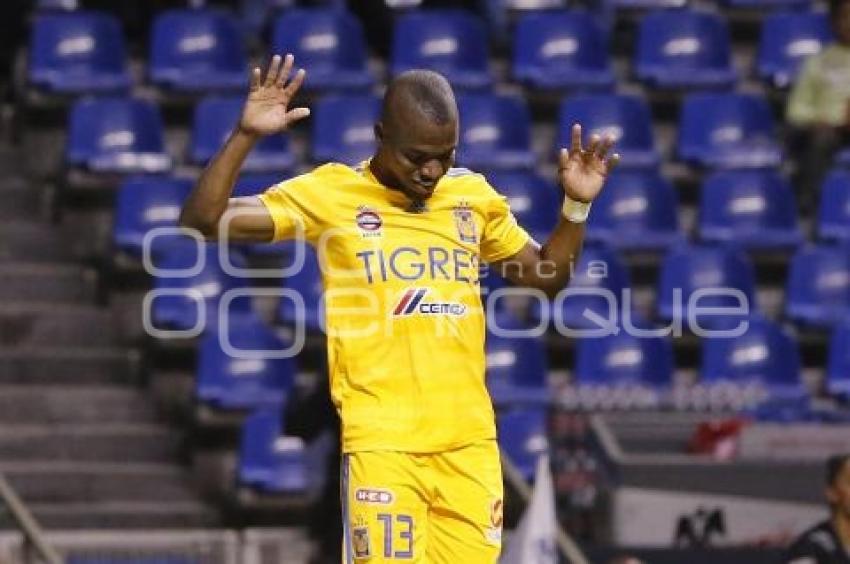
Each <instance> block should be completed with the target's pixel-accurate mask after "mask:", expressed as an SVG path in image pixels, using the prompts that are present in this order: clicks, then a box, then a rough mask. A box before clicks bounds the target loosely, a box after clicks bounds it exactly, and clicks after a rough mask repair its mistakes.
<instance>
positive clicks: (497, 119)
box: [457, 94, 534, 168]
mask: <svg viewBox="0 0 850 564" xmlns="http://www.w3.org/2000/svg"><path fill="white" fill-rule="evenodd" d="M458 111H459V114H460V144H459V147H458V151H457V160H458V163H459V164H461V165H464V164H468V165H469V166H470V167H472V168H480V167H486V168H531V167H532V166H534V154H533V153H532V152H531V116H530V115H529V112H528V107H527V106H526V104H525V101H524V100H523V99H521V98H517V97H514V96H505V95H488V94H467V95H465V96H460V97H459V99H458Z"/></svg>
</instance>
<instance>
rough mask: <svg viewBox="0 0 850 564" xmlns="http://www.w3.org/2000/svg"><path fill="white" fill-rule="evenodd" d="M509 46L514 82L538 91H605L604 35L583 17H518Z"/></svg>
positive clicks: (608, 81)
mask: <svg viewBox="0 0 850 564" xmlns="http://www.w3.org/2000/svg"><path fill="white" fill-rule="evenodd" d="M514 38H515V39H514V45H513V76H514V79H515V80H517V81H520V82H524V83H526V84H527V85H528V86H530V87H532V88H540V89H567V88H568V89H582V90H590V89H593V90H610V89H611V88H612V87H613V86H614V73H613V72H612V70H611V62H610V59H609V51H608V36H607V34H606V33H605V31H604V30H603V29H602V28H601V26H600V25H599V23H598V22H597V21H596V19H595V18H594V17H593V16H592V15H591V14H589V13H587V12H578V11H576V12H542V13H529V14H527V15H525V16H523V17H522V18H521V19H520V20H519V22H518V23H517V26H516V31H515V35H514Z"/></svg>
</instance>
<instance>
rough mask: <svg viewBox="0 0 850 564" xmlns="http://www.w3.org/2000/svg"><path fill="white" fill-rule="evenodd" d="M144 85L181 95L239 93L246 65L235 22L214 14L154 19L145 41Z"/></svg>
mask: <svg viewBox="0 0 850 564" xmlns="http://www.w3.org/2000/svg"><path fill="white" fill-rule="evenodd" d="M149 63H150V69H149V72H150V79H151V81H152V82H153V83H154V84H156V85H158V86H161V87H164V88H167V89H170V90H175V91H182V92H201V91H209V90H225V89H229V90H233V89H245V88H246V87H247V84H248V77H247V66H248V60H247V57H246V53H245V47H244V45H243V42H242V35H241V32H240V31H239V25H238V23H237V21H236V19H235V18H234V17H233V16H231V15H230V14H228V13H227V12H221V11H217V10H206V9H200V10H167V11H165V12H161V13H159V14H157V16H156V18H155V19H154V22H153V28H152V30H151V39H150V55H149Z"/></svg>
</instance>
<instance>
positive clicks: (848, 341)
mask: <svg viewBox="0 0 850 564" xmlns="http://www.w3.org/2000/svg"><path fill="white" fill-rule="evenodd" d="M826 386H827V388H828V389H829V390H830V391H832V392H843V393H845V394H846V393H850V323H848V322H846V321H845V322H844V323H841V324H839V325H838V326H837V327H836V328H835V330H834V331H833V332H832V336H831V338H830V340H829V360H828V362H827V365H826Z"/></svg>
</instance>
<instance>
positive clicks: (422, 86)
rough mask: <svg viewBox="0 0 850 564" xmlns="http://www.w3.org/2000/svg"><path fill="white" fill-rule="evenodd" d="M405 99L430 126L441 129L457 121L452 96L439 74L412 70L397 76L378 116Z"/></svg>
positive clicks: (388, 90) (387, 112)
mask: <svg viewBox="0 0 850 564" xmlns="http://www.w3.org/2000/svg"><path fill="white" fill-rule="evenodd" d="M401 97H407V98H408V99H409V100H411V101H412V102H413V103H414V104H415V106H416V108H417V109H418V110H419V111H420V112H422V113H423V114H425V115H426V116H427V117H428V118H429V119H430V120H431V121H432V122H434V123H436V124H438V125H445V124H447V123H449V122H450V121H452V120H453V119H456V118H457V109H456V103H455V98H454V93H453V92H452V88H451V86H450V85H449V83H448V81H447V80H446V79H445V78H444V77H443V76H442V75H441V74H439V73H436V72H434V71H430V70H423V69H414V70H409V71H406V72H403V73H401V74H400V75H398V76H397V77H396V78H395V79H394V80H393V81H392V82H390V85H389V88H388V89H387V93H386V95H385V96H384V104H383V109H382V114H383V116H384V117H386V116H387V115H389V113H390V105H391V104H393V103H395V102H396V101H397V100H398V99H399V98H401Z"/></svg>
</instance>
